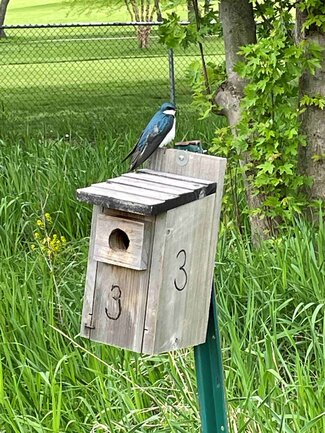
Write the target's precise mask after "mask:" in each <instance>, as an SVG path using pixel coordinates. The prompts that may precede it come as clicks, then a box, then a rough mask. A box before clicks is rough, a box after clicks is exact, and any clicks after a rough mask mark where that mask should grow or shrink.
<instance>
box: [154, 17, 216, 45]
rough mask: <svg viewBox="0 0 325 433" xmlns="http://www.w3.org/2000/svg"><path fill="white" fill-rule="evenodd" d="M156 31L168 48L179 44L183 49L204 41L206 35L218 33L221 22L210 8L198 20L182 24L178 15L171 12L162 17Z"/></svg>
mask: <svg viewBox="0 0 325 433" xmlns="http://www.w3.org/2000/svg"><path fill="white" fill-rule="evenodd" d="M158 33H159V37H160V41H161V42H162V43H163V44H165V45H167V47H168V48H176V47H178V46H181V47H183V48H184V49H185V48H188V47H189V46H190V45H191V44H197V43H199V42H200V43H204V41H205V37H206V36H211V35H220V34H221V23H220V20H219V15H218V12H216V11H213V10H210V11H209V12H208V13H207V14H202V15H201V16H200V17H199V20H198V22H196V23H192V24H189V25H186V26H184V25H182V22H181V19H180V16H179V15H177V13H176V12H172V13H171V14H167V18H164V20H163V24H162V25H161V26H160V27H159V32H158Z"/></svg>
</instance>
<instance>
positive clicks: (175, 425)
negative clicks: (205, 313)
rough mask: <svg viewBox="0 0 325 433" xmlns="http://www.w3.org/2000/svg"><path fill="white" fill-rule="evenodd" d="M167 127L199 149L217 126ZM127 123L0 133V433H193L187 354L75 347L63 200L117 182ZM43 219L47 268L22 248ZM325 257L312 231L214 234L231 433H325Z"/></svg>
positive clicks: (73, 123) (68, 227) (79, 343)
mask: <svg viewBox="0 0 325 433" xmlns="http://www.w3.org/2000/svg"><path fill="white" fill-rule="evenodd" d="M151 111H152V110H148V112H144V114H143V121H141V123H144V121H145V118H146V116H147V117H150V115H151ZM180 114H181V115H180V118H179V129H178V134H179V135H178V137H177V138H178V139H182V138H194V137H195V138H201V139H202V141H203V142H204V143H205V144H207V143H209V142H210V141H211V138H212V136H213V133H214V128H215V127H216V126H217V123H216V124H215V125H214V126H213V125H211V120H207V121H206V123H204V122H203V123H201V124H199V126H198V124H197V122H194V114H193V113H192V114H191V112H190V111H189V110H188V108H186V107H183V111H182V107H181V109H180ZM139 123H140V122H139V119H138V117H137V116H136V115H135V116H130V114H128V115H127V114H125V117H124V116H123V114H121V112H120V113H116V112H115V113H114V112H113V111H111V110H107V111H98V112H94V113H92V114H89V113H81V112H80V113H78V112H75V113H71V112H70V113H69V114H67V113H63V114H62V116H61V117H57V116H53V117H51V118H48V117H46V119H45V117H44V118H43V117H42V116H36V117H35V116H34V117H31V118H29V119H27V120H24V121H19V120H18V119H17V118H15V117H6V118H3V119H2V123H1V129H0V134H1V135H0V136H1V141H0V191H1V196H0V250H1V259H0V260H1V263H0V432H6V433H11V432H15V433H16V432H19V433H22V432H23V433H29V432H30V433H32V432H33V433H34V432H40V433H41V432H42V433H43V432H54V433H59V432H76V433H78V432H82V433H86V432H88V433H89V432H118V433H120V432H121V433H122V432H125V433H126V432H159V433H163V432H166V433H167V432H180V433H183V432H187V433H188V432H193V433H194V432H195V433H196V432H199V431H200V420H199V415H198V406H197V400H196V383H195V370H194V362H193V357H192V351H191V350H186V351H181V352H177V353H172V354H166V355H162V356H153V357H142V356H140V355H137V354H134V353H131V352H128V351H124V350H119V349H115V348H112V347H106V346H104V345H100V344H96V343H92V342H89V341H87V340H84V339H82V338H80V337H79V336H78V332H79V322H80V312H81V305H82V296H83V285H84V278H85V270H86V260H87V248H88V235H89V223H90V214H91V209H90V207H88V206H87V205H84V204H81V203H78V202H77V201H76V200H75V189H76V188H77V187H80V186H86V185H89V184H90V183H92V182H98V181H101V180H104V179H106V178H108V177H111V176H115V175H118V174H119V173H121V172H122V171H123V170H124V169H125V168H126V167H125V166H123V165H122V164H121V163H120V161H121V159H122V156H124V155H125V154H126V153H127V150H128V149H129V148H130V147H131V146H132V145H133V144H134V142H135V140H136V138H137V136H138V134H139V133H140V132H141V131H140V130H139ZM140 129H141V127H140ZM85 137H87V139H86V138H85ZM45 212H50V214H51V215H52V218H53V226H52V227H51V228H50V233H49V235H50V236H53V234H54V233H56V234H58V235H63V236H65V237H66V238H67V244H66V246H65V248H62V250H61V251H59V252H58V253H57V255H56V256H55V257H54V258H53V259H52V258H51V259H49V257H48V255H47V254H46V251H45V252H44V251H43V252H42V250H41V248H40V246H39V245H38V244H37V242H36V241H35V238H34V235H33V233H34V232H35V231H36V230H37V227H38V226H37V219H39V218H41V217H42V215H44V214H45ZM33 245H34V247H33ZM324 255H325V229H324V226H323V224H322V219H320V221H319V224H315V225H314V226H313V225H310V224H307V223H306V222H303V221H297V223H296V225H295V226H294V227H292V228H288V229H287V231H285V230H284V231H283V234H282V237H280V238H279V239H276V240H271V241H268V242H265V243H264V244H263V245H262V246H261V247H260V248H259V249H253V248H252V247H251V245H250V242H249V240H248V239H245V238H243V237H241V236H239V235H238V234H237V233H235V232H233V231H232V232H230V231H229V230H227V229H226V228H225V227H222V230H221V234H220V240H219V247H218V256H217V266H216V283H217V284H216V285H217V298H218V305H219V316H220V325H221V326H220V327H221V338H222V344H223V358H224V369H225V378H226V390H227V397H228V406H229V422H230V426H231V432H233V433H235V432H236V433H237V432H241V433H244V432H245V433H246V432H252V433H253V432H254V433H255V432H260V433H269V432H272V433H273V432H277V433H280V432H283V433H292V432H294V433H298V432H299V433H322V432H323V431H325V418H324V408H325V389H324V388H325V344H324V343H325V341H324V340H325V337H324V324H325V314H324V313H325V309H324V304H325V289H324V287H325V265H324Z"/></svg>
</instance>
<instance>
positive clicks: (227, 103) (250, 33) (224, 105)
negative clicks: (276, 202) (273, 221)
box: [214, 0, 270, 244]
mask: <svg viewBox="0 0 325 433" xmlns="http://www.w3.org/2000/svg"><path fill="white" fill-rule="evenodd" d="M219 12H220V19H221V23H222V29H223V35H224V43H225V53H226V70H227V81H226V82H225V83H224V84H223V85H222V86H221V87H220V88H219V89H218V90H217V92H216V95H215V99H214V100H215V103H216V104H217V105H218V106H219V107H221V109H222V113H223V114H224V115H225V116H226V117H227V118H228V122H229V125H230V127H231V128H232V131H233V133H234V134H236V124H237V123H238V122H239V120H240V101H241V99H242V97H243V91H244V87H245V85H246V82H245V80H244V79H243V78H241V77H239V76H238V75H237V73H236V72H235V71H234V66H235V65H236V63H237V62H238V61H239V60H242V59H241V57H240V56H239V54H238V51H239V49H240V47H242V46H243V45H247V44H254V43H256V27H255V21H254V13H253V7H252V4H251V3H250V2H249V0H221V2H220V8H219ZM249 161H250V156H249V154H248V153H246V154H245V155H242V162H241V163H242V165H245V164H247V163H248V162H249ZM244 182H245V187H246V196H247V204H248V207H249V209H255V208H257V207H260V206H261V204H262V202H263V201H264V198H263V197H262V196H259V195H254V194H253V188H252V186H251V185H250V184H249V182H248V180H247V179H246V178H245V177H244ZM250 223H251V231H252V240H253V242H254V243H255V244H258V243H259V241H260V240H261V239H264V238H265V237H266V233H268V232H269V229H270V227H269V224H268V220H267V219H266V218H264V219H260V217H259V216H257V215H251V216H250Z"/></svg>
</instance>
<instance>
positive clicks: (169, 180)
mask: <svg viewBox="0 0 325 433" xmlns="http://www.w3.org/2000/svg"><path fill="white" fill-rule="evenodd" d="M123 176H124V177H129V178H136V179H144V180H148V181H150V182H152V183H158V184H164V185H170V186H178V187H179V188H185V189H189V188H190V189H191V190H192V191H193V190H197V189H199V188H202V184H201V183H197V182H190V181H188V182H187V181H184V180H178V179H172V178H167V177H160V176H159V175H158V176H157V175H152V174H147V173H142V172H140V171H139V172H137V173H126V174H123ZM207 187H208V186H207Z"/></svg>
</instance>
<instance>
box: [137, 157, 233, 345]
mask: <svg viewBox="0 0 325 433" xmlns="http://www.w3.org/2000/svg"><path fill="white" fill-rule="evenodd" d="M184 154H187V155H185V156H184ZM179 156H184V158H179ZM149 167H150V168H151V169H153V170H161V171H163V172H168V173H172V174H173V175H174V174H177V175H181V176H192V177H198V178H200V177H202V178H204V179H206V180H208V181H214V182H217V184H218V188H217V192H216V194H214V195H212V196H209V197H207V198H205V199H203V200H201V201H200V202H194V203H191V204H188V205H185V206H183V207H182V208H178V209H177V210H176V209H174V210H170V211H169V212H167V214H166V215H165V216H163V215H160V216H158V217H157V218H156V229H155V230H156V234H157V235H156V236H155V244H154V246H153V255H154V256H155V260H154V261H153V262H152V272H151V276H150V284H149V291H148V307H147V310H148V311H147V315H146V321H145V332H144V339H143V346H142V350H143V352H145V353H155V352H161V351H167V350H172V349H175V348H179V347H187V346H188V345H197V344H200V343H202V342H204V341H205V334H206V329H207V319H208V309H209V304H210V297H211V286H212V278H213V271H214V263H215V251H216V241H217V234H218V227H219V219H220V209H221V201H222V190H223V182H224V175H225V168H226V160H225V159H224V158H217V157H211V156H208V155H201V154H197V153H195V154H194V153H189V152H184V151H179V150H175V149H158V150H157V152H155V154H154V155H153V157H152V158H151V159H150V161H149ZM204 202H209V206H208V209H209V210H207V209H206V210H205V211H204V206H203V203H204ZM192 206H193V209H191V211H189V207H192ZM183 208H184V209H186V211H183ZM194 208H195V209H194ZM180 210H181V211H182V212H183V222H181V223H180V221H181V217H180V214H179V211H180ZM174 212H175V213H174ZM201 212H202V213H201ZM173 219H174V220H173ZM197 221H200V223H201V224H200V225H197V226H196V225H195V224H198V223H197ZM173 227H174V231H173V230H172V229H173ZM192 230H193V232H192ZM190 232H192V234H193V235H194V244H193V245H189V244H186V235H187V233H190ZM167 233H168V236H169V239H168V240H167V239H166V243H164V242H163V241H162V239H164V238H165V236H166V234H167ZM170 236H172V238H170ZM176 239H177V241H176ZM180 239H181V240H180ZM182 239H183V240H182ZM182 243H183V245H184V246H186V248H188V249H189V252H188V255H187V256H186V263H184V266H183V261H184V257H185V256H184V253H180V255H179V256H178V257H176V259H175V257H174V256H175V251H176V249H177V248H179V251H181V248H182V247H181V245H182ZM186 248H183V250H184V251H186V252H187V249H186ZM177 254H178V253H177ZM157 257H158V259H157ZM201 258H203V263H204V264H205V265H204V264H203V265H202V261H201V260H200V259H201ZM179 260H181V262H179ZM199 263H200V265H199ZM187 264H188V266H189V267H188V268H186V265H187ZM177 265H178V266H179V267H178V268H177ZM173 266H174V270H173V271H171V273H173V272H177V271H178V272H179V274H178V278H180V277H181V276H182V275H183V277H184V278H185V273H184V271H186V272H187V269H188V272H187V275H186V277H187V284H188V286H187V288H189V290H188V292H191V294H188V296H186V297H184V298H186V299H183V298H182V295H183V293H182V292H184V291H185V290H186V287H185V288H184V290H181V291H180V293H179V294H178V293H174V292H171V287H172V284H173V283H174V280H173V278H172V277H171V276H170V275H166V274H165V272H166V270H167V269H173ZM175 266H176V269H175ZM166 278H167V280H166ZM166 281H167V283H166ZM176 281H177V280H176ZM162 282H163V284H162ZM179 283H180V284H181V281H179ZM157 288H159V290H157ZM177 296H178V298H177ZM199 315H200V316H201V319H198V320H199V323H198V322H196V323H195V324H194V322H195V320H196V319H197V318H198V317H199ZM181 318H182V319H181ZM166 328H168V329H169V333H168V332H167V330H166Z"/></svg>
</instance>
